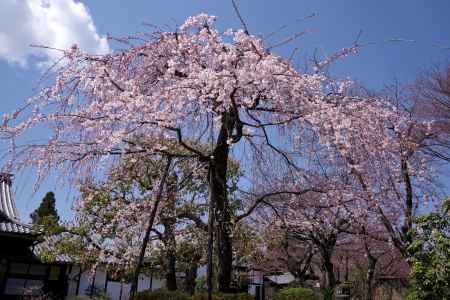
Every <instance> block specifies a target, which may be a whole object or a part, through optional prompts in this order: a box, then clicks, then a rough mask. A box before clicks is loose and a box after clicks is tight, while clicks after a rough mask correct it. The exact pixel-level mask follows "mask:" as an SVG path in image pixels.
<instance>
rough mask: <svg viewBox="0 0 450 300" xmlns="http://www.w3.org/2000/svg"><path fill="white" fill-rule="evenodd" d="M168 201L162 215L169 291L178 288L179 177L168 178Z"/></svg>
mask: <svg viewBox="0 0 450 300" xmlns="http://www.w3.org/2000/svg"><path fill="white" fill-rule="evenodd" d="M167 181H168V183H167V202H166V203H164V204H165V205H164V206H163V207H162V209H161V212H160V216H161V224H162V225H163V226H164V234H163V239H164V240H163V242H164V248H165V249H164V250H165V271H166V288H167V289H168V290H169V291H175V290H177V269H176V262H177V257H176V255H177V253H176V248H177V242H176V239H175V227H176V222H177V218H176V216H175V209H176V206H175V202H176V197H177V177H176V176H175V175H172V176H170V177H169V178H168V179H167Z"/></svg>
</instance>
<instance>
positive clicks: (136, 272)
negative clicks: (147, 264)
mask: <svg viewBox="0 0 450 300" xmlns="http://www.w3.org/2000/svg"><path fill="white" fill-rule="evenodd" d="M171 162H172V158H171V157H170V156H169V157H168V158H167V163H166V167H165V170H164V174H163V175H162V178H161V181H160V183H159V186H158V191H157V192H156V196H155V204H153V208H152V211H151V213H150V218H149V220H148V225H147V228H146V230H145V235H144V239H143V241H142V245H141V252H140V254H139V258H138V261H137V264H136V268H135V270H134V274H133V281H132V282H131V288H130V299H134V296H135V295H136V292H137V288H138V282H139V273H140V272H141V268H142V262H143V261H144V256H145V250H146V249H147V245H148V241H149V240H150V233H151V231H152V228H153V223H154V222H155V217H156V212H157V210H158V206H159V202H160V201H161V195H162V193H163V188H164V185H165V183H166V179H167V175H168V173H169V168H170V164H171Z"/></svg>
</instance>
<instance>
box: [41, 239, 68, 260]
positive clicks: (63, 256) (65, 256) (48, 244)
mask: <svg viewBox="0 0 450 300" xmlns="http://www.w3.org/2000/svg"><path fill="white" fill-rule="evenodd" d="M60 238H61V236H59V235H53V236H49V237H47V239H46V240H45V241H42V242H40V243H39V244H36V245H35V246H34V247H33V254H34V255H36V256H37V257H38V258H41V257H42V255H43V254H44V253H46V252H48V251H49V250H52V246H51V245H52V244H55V243H56V242H58V240H59V239H60ZM52 261H53V262H58V263H72V262H73V260H72V258H71V257H70V256H69V255H68V254H58V255H56V257H53V259H52Z"/></svg>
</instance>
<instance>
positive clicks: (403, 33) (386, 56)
mask: <svg viewBox="0 0 450 300" xmlns="http://www.w3.org/2000/svg"><path fill="white" fill-rule="evenodd" d="M238 3H239V6H240V10H241V13H242V15H243V17H244V19H245V20H246V22H247V25H248V28H249V30H250V32H251V33H253V34H261V35H266V34H268V33H270V32H272V31H274V30H276V29H277V28H279V27H280V26H282V25H285V24H288V25H290V26H289V27H288V29H287V30H285V31H283V32H282V33H281V34H279V35H278V36H277V37H278V38H279V39H282V38H283V37H287V36H289V35H290V34H292V33H295V32H299V31H304V30H308V31H311V33H308V34H307V35H306V36H304V37H302V38H301V39H299V40H297V41H295V42H293V43H291V44H290V45H288V46H286V47H283V48H280V49H278V52H279V53H280V54H282V55H288V53H289V52H290V51H291V50H292V49H293V48H295V47H298V48H299V52H298V53H299V55H298V63H299V64H302V63H303V62H304V59H305V57H307V56H308V55H311V54H312V53H313V52H314V50H315V49H317V51H318V53H320V54H330V53H333V52H334V51H337V50H339V49H341V48H343V47H346V46H349V45H351V43H352V42H353V41H354V39H355V38H356V36H357V35H358V32H359V31H360V30H362V36H361V39H360V41H361V42H376V44H374V45H370V46H367V47H365V48H363V49H362V51H361V52H360V53H359V54H358V55H357V56H354V57H349V58H347V59H345V61H342V62H339V63H338V64H337V65H336V66H334V67H333V69H332V70H331V71H332V72H333V74H336V75H339V76H349V77H351V78H353V79H357V80H360V81H361V82H363V83H364V84H365V85H366V86H368V87H370V88H380V87H382V86H383V84H385V83H387V82H389V81H391V80H392V79H393V78H398V79H400V80H401V81H408V80H411V79H412V78H414V75H415V74H416V73H417V71H419V70H420V69H421V68H423V67H427V66H429V65H431V64H434V63H438V62H440V61H443V60H448V58H449V57H450V1H448V0H433V1H426V0H409V1H407V0H397V1H392V0H378V1H362V0H359V1H358V0H283V1H274V0H271V1H269V0H259V1H257V0H240V1H238ZM200 12H206V13H209V14H212V15H216V16H218V17H219V19H218V26H219V28H221V29H227V28H230V27H232V28H238V27H240V23H239V20H238V19H237V17H236V15H235V13H234V11H233V7H232V5H231V1H228V0H220V1H219V0H165V1H159V0H152V1H148V0H133V1H123V0H108V1H81V2H79V1H74V0H42V1H41V0H1V3H0V87H1V89H2V99H1V103H2V105H1V106H0V114H3V113H6V112H10V111H11V110H13V109H14V108H16V107H17V106H18V105H20V104H21V103H22V102H23V101H24V100H25V99H26V98H27V97H29V96H31V95H33V94H34V93H35V90H33V88H34V87H36V84H37V81H38V80H39V78H40V76H41V70H42V69H43V68H44V67H45V65H46V64H48V63H49V62H50V61H52V59H54V54H49V53H48V52H47V53H43V52H40V50H38V49H36V48H30V47H29V46H28V45H30V44H45V45H49V46H54V47H69V46H70V45H71V44H73V43H79V44H80V45H81V46H82V47H84V48H86V49H87V50H89V51H91V52H96V53H103V52H105V51H108V50H109V48H112V49H114V47H115V46H114V45H111V44H110V45H109V47H108V45H107V44H106V40H105V36H106V35H107V34H110V35H112V36H124V35H127V34H130V33H134V32H138V31H145V30H147V28H146V27H145V26H142V23H143V22H147V23H152V24H155V25H160V26H165V25H167V26H169V27H170V28H174V27H175V26H176V25H179V24H181V23H182V22H183V21H184V19H186V17H188V16H190V15H195V14H198V13H200ZM313 13H314V14H316V16H315V17H314V18H311V19H308V20H304V21H299V22H297V21H296V20H298V19H302V18H304V17H305V16H308V15H311V14H313ZM393 38H402V39H406V40H413V41H414V42H385V41H386V40H389V39H393ZM274 41H276V39H274ZM445 48H447V49H445ZM3 147H4V145H2V148H3ZM33 181H34V174H33V173H32V172H26V173H23V174H18V176H17V177H16V179H15V182H14V186H15V191H16V203H17V206H18V209H19V211H20V214H21V216H22V218H23V219H24V220H25V221H27V220H28V216H29V214H30V212H31V211H32V210H33V209H34V208H35V207H36V206H37V205H38V204H39V201H40V199H41V198H42V197H43V195H44V194H45V192H47V191H48V190H54V191H55V192H56V196H57V200H58V201H57V207H58V210H59V211H60V213H61V215H62V216H63V217H64V218H68V217H70V214H71V213H70V206H71V199H72V198H73V196H74V195H75V192H74V191H70V190H69V189H68V188H65V187H60V186H58V184H57V183H54V182H55V181H54V180H49V181H48V182H47V183H45V184H44V185H43V186H42V187H41V188H40V189H39V190H38V191H37V192H36V193H34V194H33V193H32V191H31V187H32V183H33Z"/></svg>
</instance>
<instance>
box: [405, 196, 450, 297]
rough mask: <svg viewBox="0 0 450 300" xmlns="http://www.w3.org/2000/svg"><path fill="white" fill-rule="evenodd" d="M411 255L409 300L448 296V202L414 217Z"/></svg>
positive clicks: (449, 290) (449, 280) (449, 261)
mask: <svg viewBox="0 0 450 300" xmlns="http://www.w3.org/2000/svg"><path fill="white" fill-rule="evenodd" d="M412 235H413V238H414V242H413V243H412V244H411V245H410V246H409V248H408V251H409V253H410V255H411V258H410V262H411V265H412V266H411V274H410V276H411V279H412V286H411V294H410V295H409V297H408V299H411V300H413V299H430V300H438V299H439V300H441V299H446V298H448V296H449V295H450V200H446V201H445V202H444V203H443V207H442V208H441V209H440V210H439V211H438V212H434V213H431V214H428V215H423V216H420V217H418V218H417V220H416V227H415V228H414V230H413V233H412Z"/></svg>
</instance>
